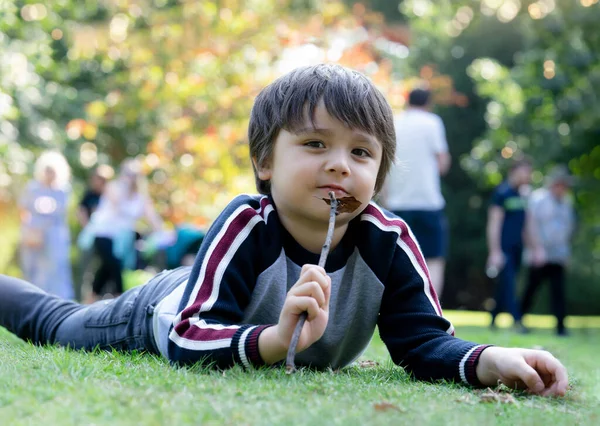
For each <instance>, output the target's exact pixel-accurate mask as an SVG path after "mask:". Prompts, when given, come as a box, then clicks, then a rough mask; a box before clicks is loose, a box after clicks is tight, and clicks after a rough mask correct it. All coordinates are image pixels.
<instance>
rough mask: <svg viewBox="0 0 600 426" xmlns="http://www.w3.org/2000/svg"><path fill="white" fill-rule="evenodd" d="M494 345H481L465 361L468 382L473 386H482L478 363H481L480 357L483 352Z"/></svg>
mask: <svg viewBox="0 0 600 426" xmlns="http://www.w3.org/2000/svg"><path fill="white" fill-rule="evenodd" d="M490 346H493V345H481V346H479V347H478V348H477V349H475V350H474V351H473V353H471V355H469V359H467V362H465V377H466V379H467V382H469V383H470V384H472V385H473V386H481V382H480V381H479V379H478V378H477V364H479V357H480V356H481V353H482V352H483V351H484V350H485V349H487V348H489V347H490Z"/></svg>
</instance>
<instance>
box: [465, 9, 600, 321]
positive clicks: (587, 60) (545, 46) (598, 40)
mask: <svg viewBox="0 0 600 426" xmlns="http://www.w3.org/2000/svg"><path fill="white" fill-rule="evenodd" d="M597 3H598V2H597V1H592V0H589V1H588V0H582V1H577V2H556V4H555V3H554V2H551V6H552V7H548V4H550V3H549V2H547V1H542V0H539V1H536V2H531V3H530V4H529V6H528V8H527V9H525V10H522V11H521V13H520V14H519V15H518V18H517V19H518V20H519V21H520V23H521V24H522V25H523V26H524V28H526V31H525V33H526V35H527V38H526V40H527V43H526V45H525V47H524V49H522V51H521V52H520V53H519V54H518V55H516V57H515V58H516V63H515V64H514V66H512V67H510V68H509V67H505V66H502V65H501V64H499V63H497V62H496V61H493V60H491V59H486V58H484V59H480V60H477V61H475V62H473V64H472V65H471V66H470V68H469V74H470V75H471V76H472V77H473V79H474V80H475V81H477V86H478V91H479V93H480V94H481V95H482V96H485V97H487V98H489V99H490V102H489V104H488V106H487V110H486V120H487V122H488V131H487V132H486V133H485V135H484V137H483V138H481V139H480V140H479V141H478V142H477V143H476V144H475V145H474V147H473V149H472V151H471V153H470V154H469V155H465V156H464V157H463V159H462V164H463V165H464V167H465V168H466V169H468V170H469V171H470V172H471V173H473V174H474V175H475V176H478V177H480V178H482V179H481V180H480V182H481V183H482V184H483V185H486V186H487V185H493V184H496V183H498V182H499V180H500V178H501V172H502V171H503V170H505V168H506V167H505V165H506V163H507V162H508V161H510V159H512V158H513V157H515V156H518V155H521V154H522V153H525V154H528V155H529V156H531V157H532V159H533V161H534V165H535V168H536V169H537V171H536V172H535V173H534V176H533V178H534V184H537V185H540V184H542V183H543V181H542V179H543V174H544V173H545V172H547V171H548V170H549V168H550V167H552V166H553V165H554V164H557V163H562V164H567V165H568V166H569V168H570V169H571V171H572V173H574V174H575V175H576V177H577V178H578V185H577V187H576V190H575V195H576V198H575V204H576V209H577V211H578V213H579V229H578V232H577V235H576V237H575V241H574V251H575V252H574V257H573V262H572V265H571V266H572V268H571V269H570V280H569V283H570V287H569V291H568V298H569V307H570V309H572V310H575V311H577V312H582V313H583V312H586V313H595V314H597V313H598V312H599V311H598V304H597V303H596V302H595V301H596V300H598V299H599V298H600V286H599V285H598V283H600V226H599V224H600V196H599V194H600V146H599V145H598V140H600V118H599V117H598V114H597V113H596V111H598V109H599V108H600V89H599V83H600V61H599V59H600V58H599V57H598V53H597V52H598V51H600V30H599V29H598V26H597V22H598V21H599V20H600V5H598V4H597ZM592 301H594V302H592Z"/></svg>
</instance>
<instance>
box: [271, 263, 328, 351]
mask: <svg viewBox="0 0 600 426" xmlns="http://www.w3.org/2000/svg"><path fill="white" fill-rule="evenodd" d="M330 296H331V278H329V276H328V275H327V274H326V273H325V270H324V269H323V268H321V267H320V266H317V265H304V266H303V267H302V271H300V278H299V279H298V282H296V284H294V286H293V287H292V288H291V289H290V291H289V292H288V294H287V297H286V299H285V303H284V305H283V309H282V310H281V314H280V315H279V324H277V327H276V328H277V334H278V336H279V339H280V342H281V344H282V345H283V347H284V348H285V349H286V350H287V348H288V347H289V345H290V341H291V339H292V334H293V333H294V327H296V323H297V322H298V317H299V316H300V314H301V313H302V312H308V317H307V318H306V322H305V323H304V327H302V333H301V334H300V339H298V348H297V349H298V352H301V351H303V350H304V349H306V348H308V347H309V346H310V345H312V344H313V343H315V342H316V341H317V340H319V339H320V338H321V336H323V333H324V332H325V327H327V321H328V320H329V298H330Z"/></svg>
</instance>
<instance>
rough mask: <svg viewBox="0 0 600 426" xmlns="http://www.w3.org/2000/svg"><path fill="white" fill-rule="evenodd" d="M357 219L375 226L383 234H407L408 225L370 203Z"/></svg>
mask: <svg viewBox="0 0 600 426" xmlns="http://www.w3.org/2000/svg"><path fill="white" fill-rule="evenodd" d="M357 219H358V220H359V221H360V222H361V223H363V224H365V223H368V224H372V225H375V227H376V229H378V230H380V231H383V232H393V233H397V234H399V233H402V232H407V229H408V225H407V224H406V222H405V221H404V220H402V218H400V217H399V216H397V215H396V214H394V213H392V212H390V211H388V210H386V209H384V208H383V207H381V206H379V205H378V204H377V203H376V202H375V201H371V202H370V203H369V204H368V205H367V207H365V209H364V210H363V211H362V213H361V214H360V215H359V216H358V217H357Z"/></svg>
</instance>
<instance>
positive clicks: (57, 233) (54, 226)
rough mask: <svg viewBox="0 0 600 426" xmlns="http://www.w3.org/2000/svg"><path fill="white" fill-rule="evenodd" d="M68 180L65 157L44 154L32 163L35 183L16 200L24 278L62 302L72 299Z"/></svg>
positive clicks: (27, 186) (55, 153)
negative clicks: (17, 202) (57, 297)
mask: <svg viewBox="0 0 600 426" xmlns="http://www.w3.org/2000/svg"><path fill="white" fill-rule="evenodd" d="M70 180H71V168H70V167H69V164H68V163H67V160H66V159H65V157H64V156H63V155H62V154H61V153H59V152H56V151H45V152H43V153H42V154H41V155H40V156H39V157H38V159H37V161H36V162H35V167H34V179H32V180H31V181H29V182H28V183H27V185H26V187H25V188H24V190H23V191H22V192H21V195H20V197H19V209H20V216H21V241H20V247H19V249H20V253H19V254H20V259H21V269H22V271H23V276H24V278H25V279H26V280H27V281H30V282H32V283H33V284H35V285H36V286H38V287H39V288H41V289H43V290H45V291H47V292H48V293H51V294H54V295H57V296H59V297H62V298H65V299H72V298H73V297H74V290H73V280H72V273H71V260H70V257H69V250H70V247H71V234H70V231H69V226H68V223H67V214H68V206H69V199H70V196H71V184H70ZM1 294H2V293H0V295H1Z"/></svg>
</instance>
